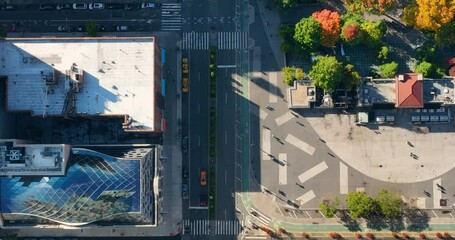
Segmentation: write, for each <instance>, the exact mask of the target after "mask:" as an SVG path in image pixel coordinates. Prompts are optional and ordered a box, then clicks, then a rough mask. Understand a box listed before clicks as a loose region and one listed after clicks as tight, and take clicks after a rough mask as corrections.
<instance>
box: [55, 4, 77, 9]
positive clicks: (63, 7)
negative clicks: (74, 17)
mask: <svg viewBox="0 0 455 240" xmlns="http://www.w3.org/2000/svg"><path fill="white" fill-rule="evenodd" d="M70 9H73V7H72V6H71V4H69V3H67V4H57V10H70Z"/></svg>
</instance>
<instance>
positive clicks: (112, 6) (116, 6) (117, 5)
mask: <svg viewBox="0 0 455 240" xmlns="http://www.w3.org/2000/svg"><path fill="white" fill-rule="evenodd" d="M124 7H125V5H123V4H120V3H111V4H106V9H110V10H116V9H123V8H124Z"/></svg>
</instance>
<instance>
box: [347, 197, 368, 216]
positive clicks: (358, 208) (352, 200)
mask: <svg viewBox="0 0 455 240" xmlns="http://www.w3.org/2000/svg"><path fill="white" fill-rule="evenodd" d="M345 200H346V203H347V207H348V210H349V214H350V215H351V217H352V218H359V217H363V216H365V215H366V214H368V213H370V212H372V211H373V210H374V202H373V200H372V199H371V198H370V197H369V196H368V195H367V194H366V193H364V192H350V193H349V194H348V195H347V196H346V198H345Z"/></svg>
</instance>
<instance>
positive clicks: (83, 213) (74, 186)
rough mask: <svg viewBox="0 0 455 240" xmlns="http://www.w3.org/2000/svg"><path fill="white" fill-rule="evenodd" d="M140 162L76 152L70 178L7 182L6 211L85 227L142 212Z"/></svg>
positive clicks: (3, 181) (3, 189)
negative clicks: (119, 215)
mask: <svg viewBox="0 0 455 240" xmlns="http://www.w3.org/2000/svg"><path fill="white" fill-rule="evenodd" d="M140 171H141V168H140V159H137V160H120V159H117V158H114V157H111V156H108V155H104V154H101V153H98V152H95V151H91V150H83V149H79V150H75V151H73V155H72V156H71V158H70V161H69V167H68V170H67V173H66V175H65V176H61V177H37V176H31V177H27V176H23V177H14V178H1V199H0V201H1V202H0V204H1V211H2V212H3V213H10V214H20V215H32V216H37V217H41V218H45V219H49V220H52V221H55V222H59V223H64V224H68V225H83V224H87V223H90V222H94V221H97V220H101V219H104V218H107V217H110V216H113V215H117V214H123V213H128V212H140Z"/></svg>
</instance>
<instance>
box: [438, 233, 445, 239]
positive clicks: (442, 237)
mask: <svg viewBox="0 0 455 240" xmlns="http://www.w3.org/2000/svg"><path fill="white" fill-rule="evenodd" d="M436 237H438V238H439V239H444V236H443V235H442V233H440V232H437V233H436Z"/></svg>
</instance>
